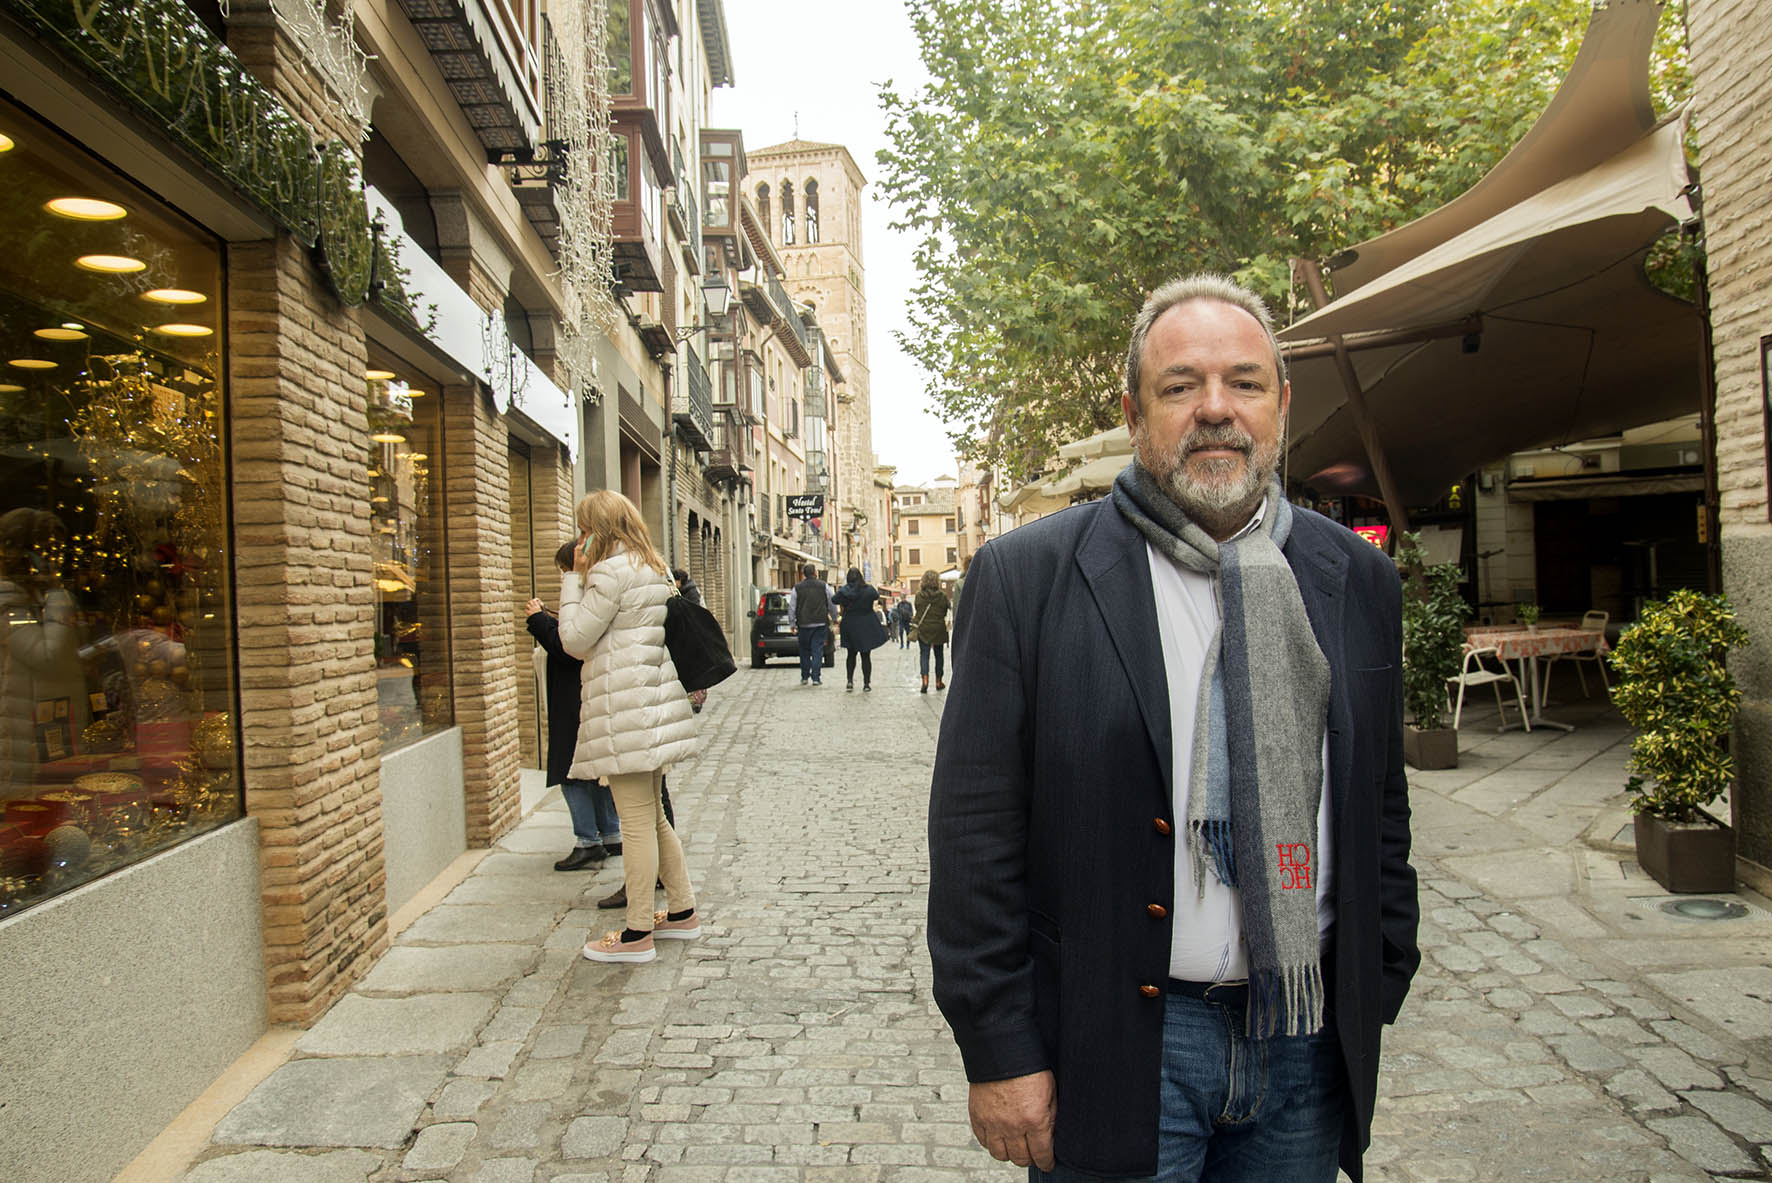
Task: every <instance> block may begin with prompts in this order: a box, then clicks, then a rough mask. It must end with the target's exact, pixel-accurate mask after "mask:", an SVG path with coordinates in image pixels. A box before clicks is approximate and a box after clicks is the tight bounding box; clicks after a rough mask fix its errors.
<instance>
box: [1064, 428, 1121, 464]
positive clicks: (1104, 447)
mask: <svg viewBox="0 0 1772 1183" xmlns="http://www.w3.org/2000/svg"><path fill="white" fill-rule="evenodd" d="M1058 454H1059V455H1060V456H1061V457H1063V458H1064V459H1066V460H1093V459H1094V458H1095V457H1097V456H1130V455H1132V436H1131V433H1130V432H1128V431H1127V430H1126V425H1125V424H1124V423H1118V424H1115V425H1114V426H1113V427H1110V428H1108V429H1107V430H1106V431H1098V432H1096V433H1095V434H1094V435H1091V436H1086V437H1084V438H1083V439H1080V440H1072V441H1071V442H1070V443H1068V444H1060V445H1059V446H1058Z"/></svg>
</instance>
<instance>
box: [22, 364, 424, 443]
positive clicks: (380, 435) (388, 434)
mask: <svg viewBox="0 0 1772 1183" xmlns="http://www.w3.org/2000/svg"><path fill="white" fill-rule="evenodd" d="M13 364H14V365H17V364H18V363H17V362H14V363H13ZM369 438H370V439H372V440H374V441H375V442H376V443H378V444H403V443H405V442H406V437H405V436H403V435H401V434H400V433H399V432H397V431H378V432H376V433H375V434H374V435H372V436H370V437H369Z"/></svg>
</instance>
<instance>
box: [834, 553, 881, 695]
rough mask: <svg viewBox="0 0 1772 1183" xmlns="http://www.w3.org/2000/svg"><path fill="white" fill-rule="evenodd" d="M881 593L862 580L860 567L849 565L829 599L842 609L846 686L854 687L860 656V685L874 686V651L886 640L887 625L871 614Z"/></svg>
mask: <svg viewBox="0 0 1772 1183" xmlns="http://www.w3.org/2000/svg"><path fill="white" fill-rule="evenodd" d="M879 598H880V593H879V592H878V591H876V590H875V589H874V585H873V584H871V583H867V582H865V581H863V579H862V577H861V568H859V567H851V568H849V576H848V578H847V580H846V581H845V582H844V584H843V586H842V587H840V588H838V589H837V594H836V595H834V596H832V597H831V602H832V603H833V604H835V605H837V607H839V608H841V609H842V610H843V623H842V626H841V636H842V638H843V648H845V649H847V650H848V651H849V663H848V664H849V689H851V690H854V689H855V659H856V657H857V656H859V657H860V658H861V688H862V689H863V690H872V689H873V688H874V650H876V649H878V648H879V647H880V646H882V645H884V644H885V643H886V627H885V626H884V625H882V624H881V623H880V618H879V617H878V616H876V615H875V614H874V604H875V602H876V601H878V600H879Z"/></svg>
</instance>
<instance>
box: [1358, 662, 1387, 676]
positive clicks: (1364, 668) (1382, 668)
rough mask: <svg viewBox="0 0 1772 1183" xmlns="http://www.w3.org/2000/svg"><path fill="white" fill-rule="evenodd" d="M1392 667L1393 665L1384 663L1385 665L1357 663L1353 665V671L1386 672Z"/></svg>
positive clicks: (1365, 672)
mask: <svg viewBox="0 0 1772 1183" xmlns="http://www.w3.org/2000/svg"><path fill="white" fill-rule="evenodd" d="M1394 668H1395V667H1394V666H1391V665H1389V664H1385V665H1357V666H1355V667H1354V673H1356V674H1388V673H1390V672H1391V670H1392V669H1394Z"/></svg>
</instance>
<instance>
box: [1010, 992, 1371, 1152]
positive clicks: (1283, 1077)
mask: <svg viewBox="0 0 1772 1183" xmlns="http://www.w3.org/2000/svg"><path fill="white" fill-rule="evenodd" d="M1160 1103H1161V1110H1160V1112H1159V1114H1158V1118H1157V1122H1158V1127H1157V1173H1156V1174H1155V1175H1150V1176H1148V1177H1147V1178H1148V1179H1149V1180H1151V1181H1152V1183H1269V1181H1276V1183H1335V1171H1336V1157H1337V1155H1338V1154H1339V1152H1340V1149H1341V1123H1342V1113H1343V1107H1344V1106H1345V1105H1346V1103H1347V1099H1346V1096H1345V1087H1344V1085H1343V1083H1342V1075H1341V1054H1340V1052H1339V1051H1338V1050H1337V1048H1336V1040H1335V1029H1334V1026H1333V1024H1332V1022H1331V1021H1329V1019H1328V1018H1327V1016H1325V1021H1324V1025H1323V1029H1322V1030H1321V1031H1319V1032H1317V1033H1316V1034H1315V1035H1292V1036H1286V1035H1279V1036H1274V1037H1272V1038H1269V1039H1251V1038H1249V1037H1248V1036H1246V1035H1244V1034H1243V1008H1242V1007H1241V1006H1224V1005H1221V1004H1219V1003H1215V1002H1202V1001H1200V1000H1199V999H1195V998H1187V997H1183V996H1181V995H1177V994H1170V995H1169V996H1168V997H1167V998H1166V999H1165V1000H1164V1007H1163V1082H1162V1094H1161V1102H1160ZM1028 1178H1029V1179H1030V1180H1033V1181H1034V1183H1041V1181H1043V1180H1048V1179H1050V1180H1055V1181H1056V1183H1082V1181H1084V1180H1089V1179H1093V1178H1094V1176H1092V1175H1086V1174H1084V1173H1082V1172H1081V1171H1075V1170H1072V1169H1071V1168H1069V1167H1066V1166H1064V1165H1063V1164H1059V1165H1058V1166H1057V1168H1056V1169H1055V1170H1053V1171H1050V1172H1047V1171H1042V1170H1040V1169H1039V1168H1038V1167H1030V1168H1029V1169H1028ZM1121 1183H1131V1181H1121Z"/></svg>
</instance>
